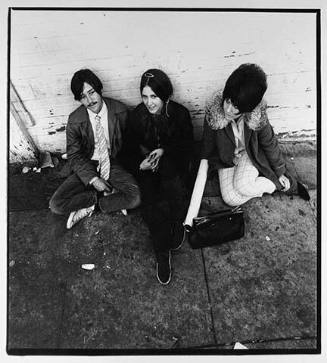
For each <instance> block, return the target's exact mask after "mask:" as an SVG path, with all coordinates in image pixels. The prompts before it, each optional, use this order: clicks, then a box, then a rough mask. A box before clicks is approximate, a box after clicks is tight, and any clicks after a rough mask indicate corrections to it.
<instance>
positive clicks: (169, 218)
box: [124, 69, 193, 285]
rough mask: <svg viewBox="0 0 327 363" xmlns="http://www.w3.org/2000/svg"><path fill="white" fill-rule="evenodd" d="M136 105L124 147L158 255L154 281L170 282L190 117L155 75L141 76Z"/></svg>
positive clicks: (179, 232)
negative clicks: (137, 185) (139, 99)
mask: <svg viewBox="0 0 327 363" xmlns="http://www.w3.org/2000/svg"><path fill="white" fill-rule="evenodd" d="M140 93H141V97H142V103H140V104H139V105H138V106H137V107H136V108H135V109H134V110H133V111H132V113H131V117H130V119H129V123H128V127H127V140H126V142H124V145H126V146H127V148H128V149H125V153H126V155H127V158H126V160H128V162H129V166H127V168H128V169H129V170H130V171H131V172H132V173H133V174H134V175H135V177H136V179H137V181H138V183H139V186H140V189H141V200H142V202H141V203H142V204H141V211H142V216H143V219H144V221H145V222H146V224H147V225H148V227H149V230H150V234H151V238H152V242H153V247H154V252H155V255H156V261H157V264H156V270H157V279H158V280H159V282H160V283H161V284H164V285H166V284H168V283H169V281H170V279H171V261H170V260H171V251H173V250H177V249H179V248H180V247H181V245H182V242H183V240H184V237H185V236H184V229H183V225H182V222H183V219H184V217H185V213H186V210H187V202H188V199H187V193H188V191H187V188H186V182H185V181H186V180H187V179H188V172H189V170H190V162H191V160H192V152H193V126H192V122H191V118H190V114H189V111H188V110H187V109H186V108H185V107H184V106H182V105H180V104H178V103H177V102H174V101H172V100H171V96H172V93H173V86H172V83H171V81H170V79H169V77H168V76H167V75H166V73H164V72H163V71H161V70H159V69H149V70H147V71H146V72H144V73H143V75H142V77H141V82H140Z"/></svg>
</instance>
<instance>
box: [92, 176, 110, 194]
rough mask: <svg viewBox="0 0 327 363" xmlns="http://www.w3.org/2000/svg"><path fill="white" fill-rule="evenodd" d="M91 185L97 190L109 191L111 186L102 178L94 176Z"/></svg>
mask: <svg viewBox="0 0 327 363" xmlns="http://www.w3.org/2000/svg"><path fill="white" fill-rule="evenodd" d="M92 185H93V187H94V188H95V189H96V190H97V191H98V192H108V193H110V192H111V191H112V186H111V185H110V184H109V183H108V182H107V181H106V180H104V179H102V178H96V179H95V180H94V182H93V183H92Z"/></svg>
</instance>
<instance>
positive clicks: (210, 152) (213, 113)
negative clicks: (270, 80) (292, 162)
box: [201, 91, 296, 190]
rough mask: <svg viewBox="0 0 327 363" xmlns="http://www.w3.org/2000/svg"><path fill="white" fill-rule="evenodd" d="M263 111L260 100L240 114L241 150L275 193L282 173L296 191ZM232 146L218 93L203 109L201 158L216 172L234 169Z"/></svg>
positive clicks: (229, 128)
mask: <svg viewBox="0 0 327 363" xmlns="http://www.w3.org/2000/svg"><path fill="white" fill-rule="evenodd" d="M266 108H267V104H266V102H265V101H264V100H262V101H261V102H260V104H259V105H258V106H257V107H256V108H255V109H254V110H253V111H252V112H249V113H244V114H243V116H242V117H243V118H244V141H245V150H246V152H247V154H248V156H249V158H250V160H251V161H252V163H253V165H254V166H255V167H256V168H257V169H258V171H259V175H261V176H265V177H266V178H268V179H270V180H271V181H272V182H273V183H274V184H275V185H276V188H277V190H281V189H282V188H283V186H282V185H281V183H280V182H279V180H278V178H279V177H280V176H281V175H282V174H286V175H287V176H288V177H289V178H290V181H291V190H293V189H295V188H296V180H295V178H294V177H293V176H292V175H290V173H289V172H288V171H287V169H286V163H285V160H284V157H283V155H282V152H281V150H280V148H279V145H278V140H277V138H276V136H275V133H274V130H273V128H272V126H271V124H270V123H269V120H268V117H267V112H266ZM235 147H236V144H235V137H234V133H233V129H232V125H231V122H230V121H228V120H226V119H225V115H224V109H223V102H222V91H219V92H218V93H216V94H215V95H214V97H213V99H212V100H211V101H209V102H208V104H207V107H206V113H205V120H204V126H203V140H202V149H201V158H202V159H208V160H209V165H211V166H212V167H214V168H216V169H220V168H231V167H233V166H235V165H234V163H233V159H234V151H235Z"/></svg>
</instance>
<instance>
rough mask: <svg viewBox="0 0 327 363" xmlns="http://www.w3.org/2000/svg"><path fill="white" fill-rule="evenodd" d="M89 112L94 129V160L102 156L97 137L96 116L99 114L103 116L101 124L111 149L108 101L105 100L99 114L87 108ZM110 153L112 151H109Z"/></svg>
mask: <svg viewBox="0 0 327 363" xmlns="http://www.w3.org/2000/svg"><path fill="white" fill-rule="evenodd" d="M87 112H88V114H89V118H90V122H91V125H92V129H93V135H94V153H93V156H92V158H91V159H92V160H99V158H100V156H99V146H98V145H99V144H98V137H97V132H96V122H97V121H96V119H95V117H96V116H97V115H98V116H100V117H101V125H102V127H103V131H104V136H105V138H106V141H107V146H108V149H110V138H109V128H108V108H107V105H106V103H105V102H104V101H103V104H102V108H101V110H100V112H99V113H98V114H96V113H94V112H92V111H90V110H87ZM109 155H110V153H109Z"/></svg>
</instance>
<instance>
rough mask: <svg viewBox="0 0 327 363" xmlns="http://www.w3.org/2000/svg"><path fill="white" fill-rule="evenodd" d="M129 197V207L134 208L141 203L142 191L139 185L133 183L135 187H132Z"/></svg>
mask: <svg viewBox="0 0 327 363" xmlns="http://www.w3.org/2000/svg"><path fill="white" fill-rule="evenodd" d="M127 199H128V208H127V209H134V208H136V207H138V206H139V205H140V204H141V192H140V189H139V187H138V186H137V185H133V188H131V191H130V193H129V195H128V197H127Z"/></svg>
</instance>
